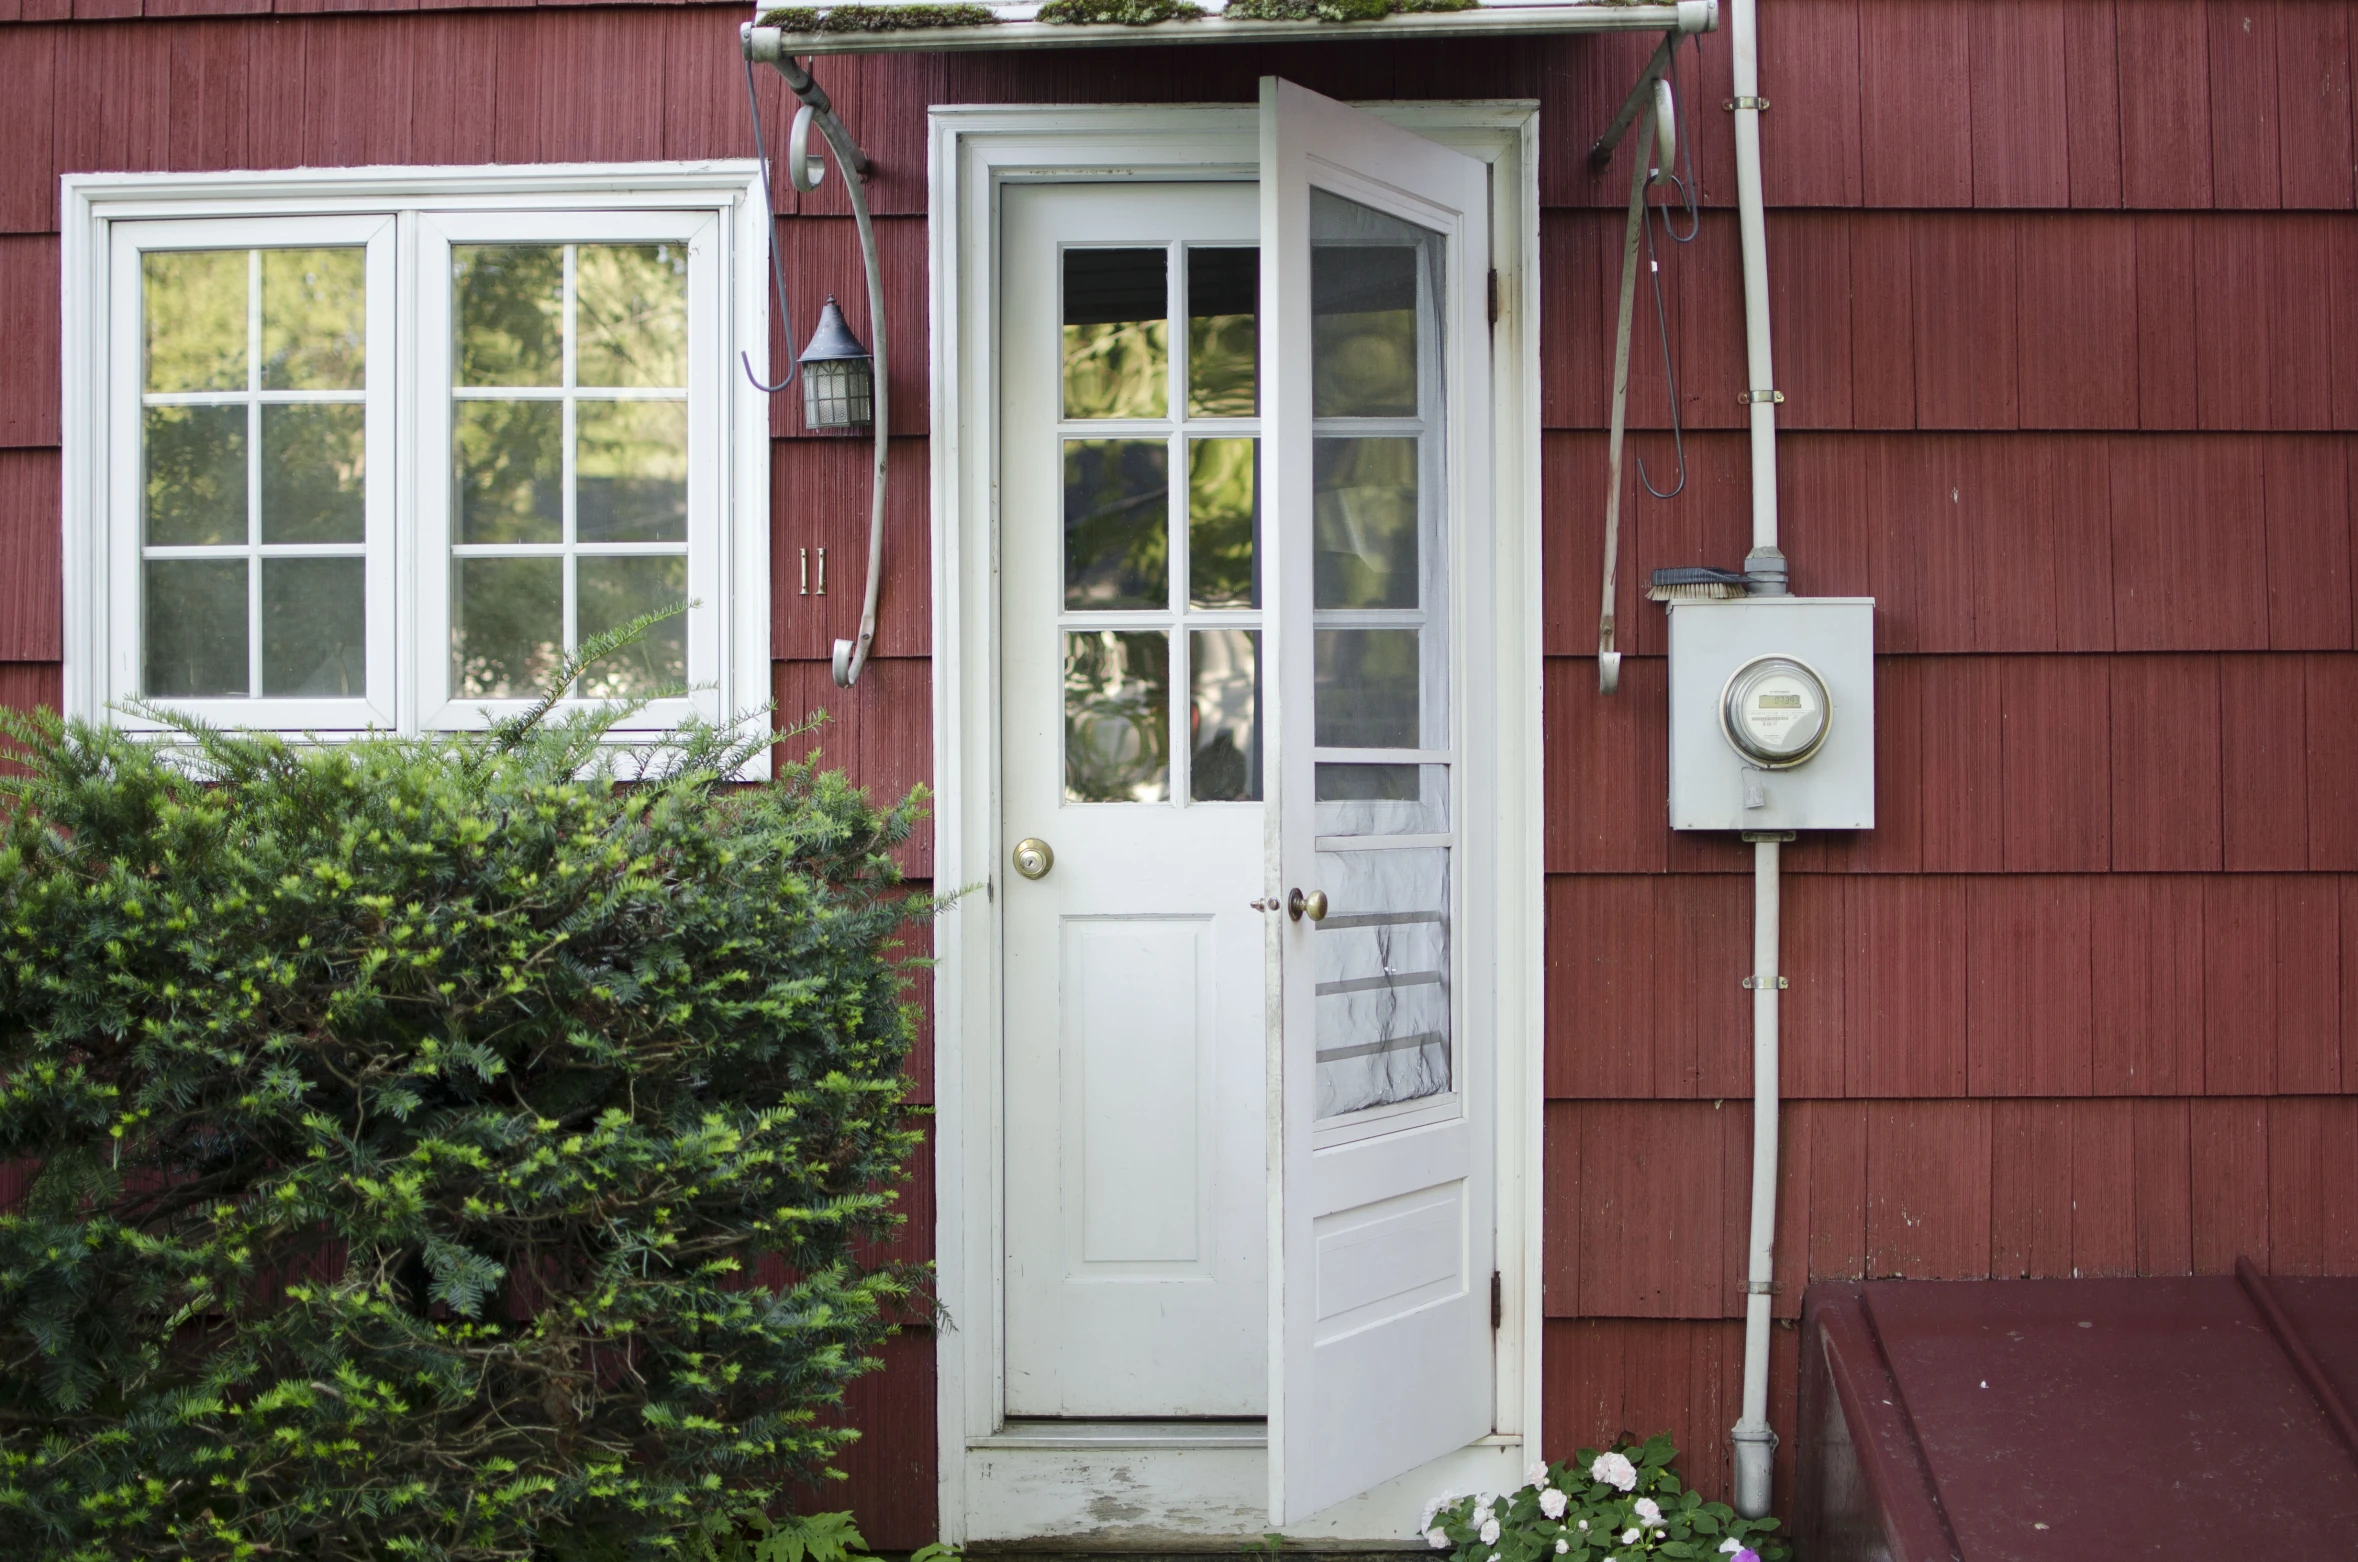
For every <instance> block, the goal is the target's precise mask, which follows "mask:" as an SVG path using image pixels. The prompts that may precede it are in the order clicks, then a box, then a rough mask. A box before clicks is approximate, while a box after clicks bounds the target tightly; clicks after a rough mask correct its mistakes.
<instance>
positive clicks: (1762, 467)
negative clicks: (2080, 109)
mask: <svg viewBox="0 0 2358 1562" xmlns="http://www.w3.org/2000/svg"><path fill="white" fill-rule="evenodd" d="M1757 4H1758V0H1729V6H1728V43H1729V48H1730V50H1731V51H1732V53H1733V55H1734V62H1733V63H1734V77H1735V80H1734V86H1735V93H1736V96H1735V101H1734V103H1733V104H1732V105H1731V106H1732V108H1733V109H1734V112H1735V120H1736V124H1735V131H1736V223H1737V230H1738V234H1739V237H1740V239H1741V241H1742V244H1743V257H1744V359H1745V365H1746V368H1747V371H1748V376H1749V380H1750V383H1749V385H1748V386H1747V388H1746V391H1745V397H1744V399H1745V402H1746V404H1747V406H1746V410H1747V411H1749V412H1750V413H1751V415H1752V419H1751V421H1752V551H1751V552H1750V553H1749V554H1747V555H1746V556H1745V559H1744V573H1745V574H1747V575H1749V576H1751V577H1752V585H1751V590H1752V591H1753V592H1755V593H1758V594H1764V595H1774V596H1782V595H1784V594H1785V590H1786V579H1787V576H1786V570H1785V555H1784V552H1783V551H1782V550H1781V549H1780V548H1779V547H1778V546H1777V392H1776V383H1777V381H1776V374H1775V370H1774V368H1773V367H1772V364H1771V360H1770V354H1769V304H1768V229H1767V221H1766V218H1765V216H1764V214H1763V212H1762V209H1761V191H1760V112H1761V110H1762V109H1763V108H1765V107H1767V105H1766V104H1765V103H1763V102H1762V101H1761V98H1760V27H1759V16H1758V12H1757ZM1781 850H1782V840H1781V838H1780V837H1775V836H1768V837H1753V838H1752V1231H1751V1241H1750V1243H1749V1245H1748V1246H1749V1263H1748V1265H1747V1267H1746V1272H1745V1284H1744V1406H1743V1412H1742V1414H1741V1415H1740V1416H1739V1417H1738V1418H1737V1421H1736V1424H1735V1426H1734V1428H1733V1429H1732V1430H1731V1432H1730V1436H1731V1437H1732V1438H1733V1440H1734V1442H1735V1453H1736V1491H1735V1497H1736V1502H1735V1507H1736V1511H1737V1512H1738V1513H1741V1514H1743V1515H1744V1516H1745V1517H1746V1518H1758V1517H1760V1516H1761V1515H1762V1514H1765V1513H1766V1512H1768V1510H1769V1500H1770V1491H1771V1483H1772V1480H1773V1477H1774V1474H1775V1470H1776V1455H1777V1434H1776V1433H1775V1432H1773V1431H1771V1430H1770V1429H1769V1420H1768V1378H1769V1323H1770V1319H1769V1301H1770V1287H1771V1282H1772V1279H1773V1277H1774V1274H1775V1270H1776V1236H1777V1136H1778V1105H1779V1103H1778V1098H1777V1090H1778V1081H1777V1021H1778V1015H1777V997H1778V989H1779V987H1780V986H1781V985H1782V982H1781V978H1780V976H1779V967H1780V964H1781V961H1780V959H1779V948H1778V945H1779V939H1778V933H1779V920H1780V915H1781V910H1780V904H1779V900H1780V897H1779V885H1778V869H1779V862H1778V854H1779V852H1780V851H1781Z"/></svg>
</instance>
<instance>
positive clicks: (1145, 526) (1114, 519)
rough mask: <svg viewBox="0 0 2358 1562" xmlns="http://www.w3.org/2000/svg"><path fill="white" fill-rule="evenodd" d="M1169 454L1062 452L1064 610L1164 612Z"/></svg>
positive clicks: (1097, 444) (1153, 448) (1142, 449)
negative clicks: (1157, 609) (1156, 609)
mask: <svg viewBox="0 0 2358 1562" xmlns="http://www.w3.org/2000/svg"><path fill="white" fill-rule="evenodd" d="M1170 464H1171V452H1170V447H1169V446H1168V445H1167V444H1165V443H1163V442H1162V441H1161V440H1143V439H1070V440H1066V441H1065V445H1064V605H1065V606H1066V607H1068V608H1136V607H1167V606H1169V604H1170V593H1171V537H1170V510H1171V472H1170Z"/></svg>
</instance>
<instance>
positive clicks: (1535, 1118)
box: [927, 100, 1545, 1548]
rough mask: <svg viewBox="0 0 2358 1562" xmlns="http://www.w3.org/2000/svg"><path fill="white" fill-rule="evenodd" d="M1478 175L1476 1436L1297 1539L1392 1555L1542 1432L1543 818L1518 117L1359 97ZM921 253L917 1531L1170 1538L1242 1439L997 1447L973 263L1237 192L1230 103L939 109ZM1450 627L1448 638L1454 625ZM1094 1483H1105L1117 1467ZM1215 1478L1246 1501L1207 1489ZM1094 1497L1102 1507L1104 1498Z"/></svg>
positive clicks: (979, 272) (992, 344) (1535, 394)
mask: <svg viewBox="0 0 2358 1562" xmlns="http://www.w3.org/2000/svg"><path fill="white" fill-rule="evenodd" d="M1354 106H1355V107H1359V108H1362V109H1364V110H1366V111H1367V112H1368V113H1371V114H1374V115H1375V116H1377V117H1378V118H1381V119H1384V120H1388V121H1390V122H1391V123H1393V124H1397V125H1400V126H1402V127H1404V128H1407V129H1412V130H1415V131H1416V132H1418V133H1419V134H1422V135H1426V136H1429V137H1431V138H1432V139H1434V140H1436V141H1438V142H1441V143H1442V144H1444V145H1446V146H1450V147H1452V148H1454V149H1456V150H1458V151H1460V152H1464V153H1466V154H1467V155H1469V156H1472V157H1474V158H1476V159H1478V160H1480V161H1482V162H1484V163H1486V164H1488V165H1489V166H1490V168H1491V170H1492V172H1491V180H1490V187H1491V252H1492V256H1493V259H1494V262H1495V265H1496V270H1497V272H1498V321H1497V324H1496V325H1495V327H1494V328H1493V331H1492V385H1491V396H1492V418H1493V424H1492V440H1493V449H1494V451H1495V454H1496V466H1495V472H1496V487H1495V490H1494V502H1495V504H1496V517H1497V519H1496V524H1495V528H1494V537H1495V546H1496V548H1497V550H1498V566H1497V567H1498V573H1499V577H1500V578H1501V580H1502V581H1506V582H1511V583H1516V589H1512V590H1508V591H1502V592H1501V593H1500V595H1499V596H1498V598H1497V602H1498V608H1499V611H1498V613H1497V615H1496V620H1495V622H1494V623H1493V624H1492V625H1491V626H1490V633H1489V635H1488V636H1486V637H1485V640H1484V641H1483V642H1482V644H1481V645H1480V647H1479V649H1477V647H1476V645H1475V644H1474V643H1473V642H1471V641H1469V642H1468V643H1467V645H1466V649H1467V651H1468V653H1469V654H1471V655H1473V656H1475V657H1477V658H1479V662H1478V663H1477V665H1480V663H1487V664H1488V665H1487V666H1486V667H1484V668H1483V670H1484V671H1490V672H1494V673H1495V678H1496V682H1495V686H1494V693H1495V699H1496V701H1497V710H1498V750H1497V753H1496V756H1495V772H1494V773H1495V774H1496V776H1497V778H1498V779H1497V795H1496V797H1495V799H1494V800H1490V801H1492V802H1493V806H1494V807H1495V810H1496V821H1497V823H1496V839H1497V856H1496V859H1495V860H1496V862H1497V864H1498V865H1499V870H1500V871H1499V873H1498V876H1497V879H1496V882H1495V883H1494V884H1493V885H1491V886H1490V887H1489V894H1490V897H1491V904H1492V918H1493V926H1494V927H1495V929H1496V932H1497V937H1496V949H1497V953H1496V966H1495V970H1496V972H1497V988H1496V1007H1495V1013H1496V1016H1497V1035H1496V1038H1495V1048H1496V1051H1495V1065H1494V1068H1493V1070H1492V1072H1491V1078H1492V1080H1493V1082H1494V1084H1493V1088H1494V1089H1495V1090H1496V1092H1497V1099H1496V1103H1495V1106H1496V1114H1497V1115H1496V1119H1495V1120H1496V1123H1497V1164H1496V1176H1497V1179H1498V1181H1497V1197H1496V1203H1495V1208H1496V1210H1497V1223H1498V1232H1497V1253H1498V1260H1497V1262H1498V1267H1499V1272H1500V1276H1501V1287H1502V1295H1501V1299H1502V1303H1503V1305H1502V1309H1501V1312H1502V1319H1501V1324H1500V1327H1499V1329H1498V1333H1497V1352H1496V1357H1495V1372H1496V1383H1495V1398H1496V1404H1497V1419H1496V1423H1495V1427H1494V1430H1493V1433H1492V1435H1491V1436H1489V1437H1487V1438H1484V1439H1483V1440H1482V1441H1481V1443H1479V1444H1476V1445H1473V1446H1472V1447H1470V1448H1468V1449H1464V1450H1460V1451H1459V1453H1457V1454H1455V1455H1452V1456H1450V1457H1449V1458H1447V1459H1444V1460H1441V1461H1437V1462H1436V1464H1434V1465H1430V1466H1427V1467H1426V1468H1425V1469H1423V1470H1420V1471H1416V1472H1412V1473H1411V1474H1410V1475H1407V1476H1403V1477H1401V1478H1400V1480H1399V1481H1396V1482H1391V1483H1387V1485H1386V1486H1384V1487H1381V1488H1378V1490H1377V1492H1376V1493H1372V1494H1370V1495H1369V1496H1368V1497H1364V1498H1361V1499H1357V1500H1355V1501H1354V1502H1351V1503H1345V1504H1342V1505H1340V1506H1338V1507H1337V1508H1334V1509H1330V1510H1328V1511H1327V1513H1325V1514H1323V1515H1321V1516H1320V1519H1319V1520H1317V1521H1313V1522H1312V1523H1311V1524H1309V1525H1306V1526H1302V1527H1300V1528H1299V1529H1298V1531H1297V1533H1299V1534H1300V1536H1301V1537H1302V1538H1304V1539H1307V1540H1312V1541H1316V1540H1321V1539H1323V1540H1327V1541H1330V1542H1335V1541H1370V1540H1386V1541H1395V1542H1396V1541H1398V1540H1402V1539H1405V1538H1408V1520H1407V1519H1404V1518H1402V1517H1401V1516H1400V1515H1401V1514H1402V1513H1406V1514H1408V1515H1410V1516H1411V1517H1413V1515H1414V1513H1415V1512H1416V1511H1417V1509H1419V1508H1420V1507H1421V1506H1422V1505H1423V1503H1424V1501H1425V1500H1426V1499H1427V1498H1429V1497H1431V1496H1434V1495H1436V1494H1438V1492H1439V1491H1440V1490H1441V1488H1442V1487H1443V1486H1444V1485H1450V1486H1454V1487H1455V1488H1456V1489H1458V1490H1471V1489H1477V1488H1486V1489H1490V1490H1511V1489H1513V1487H1514V1486H1515V1485H1516V1484H1519V1482H1520V1479H1521V1471H1522V1468H1523V1465H1524V1463H1525V1462H1526V1457H1525V1453H1524V1448H1525V1445H1526V1443H1528V1444H1530V1445H1532V1446H1534V1447H1536V1445H1537V1442H1538V1437H1539V1430H1540V1426H1541V1424H1542V1423H1541V1404H1540V1391H1541V1378H1540V1353H1541V1335H1542V1332H1543V1330H1542V1327H1541V1319H1542V1317H1543V1313H1542V1308H1541V1230H1540V1215H1541V1207H1542V1203H1543V1188H1544V1182H1543V1177H1542V1168H1543V1160H1542V1156H1543V1138H1542V1125H1543V1116H1544V1102H1545V1091H1544V1081H1543V1066H1542V1065H1543V1060H1542V1051H1543V1049H1542V1045H1541V1036H1542V1013H1543V1011H1542V1003H1541V999H1542V986H1543V974H1544V970H1545V939H1544V921H1545V894H1544V889H1545V885H1544V877H1543V875H1544V866H1543V847H1544V827H1543V821H1542V792H1541V761H1542V751H1543V742H1542V737H1541V729H1540V687H1541V654H1542V648H1541V611H1540V394H1539V189H1538V130H1539V107H1538V104H1537V103H1535V102H1531V101H1528V100H1514V101H1484V102H1453V103H1363V104H1357V105H1354ZM929 117H930V133H929V139H930V147H929V201H928V219H929V221H928V230H927V231H928V245H929V257H928V258H929V277H930V303H931V308H932V319H933V329H932V332H931V344H932V347H931V375H932V395H933V436H932V459H933V470H932V477H933V506H932V510H933V514H932V569H933V642H932V643H933V645H934V647H935V655H934V678H933V702H934V703H933V752H934V777H933V781H934V791H935V813H934V850H935V855H934V861H935V863H936V868H935V872H936V875H937V881H938V882H939V883H941V884H942V885H943V886H944V887H945V888H947V889H952V890H963V891H964V892H965V893H964V894H963V895H962V896H961V897H960V898H959V899H958V900H957V901H956V903H955V904H953V905H952V906H951V907H949V908H948V909H947V910H945V911H944V912H943V913H942V915H941V917H940V918H939V919H938V920H937V922H936V923H935V926H934V960H935V965H934V971H933V989H934V1105H935V1118H934V1134H935V1146H934V1148H935V1172H934V1176H935V1198H936V1201H937V1202H936V1210H937V1214H936V1224H935V1249H934V1251H935V1263H936V1266H937V1286H938V1294H939V1296H940V1298H941V1301H942V1303H943V1306H944V1308H945V1310H946V1312H947V1315H948V1316H947V1318H946V1319H945V1321H944V1323H943V1325H942V1327H940V1328H939V1329H938V1330H937V1331H936V1336H935V1363H936V1371H937V1397H936V1412H937V1423H936V1424H937V1432H938V1437H939V1454H940V1481H939V1498H940V1514H941V1520H940V1522H941V1530H942V1538H943V1539H944V1540H945V1541H948V1542H950V1543H952V1544H965V1543H969V1542H981V1543H988V1542H990V1541H994V1540H1014V1539H1043V1538H1048V1537H1059V1538H1062V1539H1064V1540H1066V1541H1067V1542H1068V1543H1069V1542H1072V1541H1084V1540H1088V1539H1091V1538H1096V1539H1098V1540H1100V1541H1102V1542H1108V1543H1112V1542H1118V1543H1120V1544H1123V1545H1127V1546H1138V1545H1144V1544H1154V1545H1157V1546H1160V1547H1164V1548H1183V1547H1186V1546H1187V1545H1189V1544H1190V1543H1191V1542H1192V1543H1193V1544H1195V1545H1206V1544H1211V1543H1215V1542H1232V1541H1233V1540H1235V1539H1236V1538H1239V1537H1248V1538H1249V1537H1257V1536H1258V1535H1259V1534H1260V1533H1261V1532H1262V1531H1263V1530H1264V1529H1265V1528H1266V1525H1267V1519H1266V1493H1267V1486H1266V1476H1265V1474H1264V1473H1263V1470H1264V1464H1265V1458H1266V1454H1265V1449H1264V1447H1263V1445H1262V1443H1261V1441H1260V1440H1259V1438H1258V1437H1257V1435H1256V1436H1251V1437H1248V1436H1243V1435H1239V1434H1240V1433H1241V1432H1242V1429H1241V1428H1230V1429H1228V1430H1227V1431H1226V1432H1222V1431H1220V1430H1219V1429H1217V1427H1216V1426H1202V1427H1198V1428H1194V1429H1187V1428H1175V1429H1172V1430H1170V1431H1153V1430H1150V1431H1145V1432H1140V1431H1137V1430H1136V1429H1128V1430H1122V1429H1113V1428H1100V1429H1090V1428H1074V1429H1069V1430H1068V1429H1057V1430H1056V1432H1055V1434H1054V1435H1041V1434H1040V1433H1039V1432H1038V1431H1037V1430H1036V1429H1029V1430H1027V1429H1022V1428H1018V1429H1016V1430H1014V1431H1012V1432H1011V1431H1010V1430H1009V1429H1008V1428H1007V1427H1006V1426H1005V1424H1004V1421H1003V1416H1002V1407H1003V1406H1004V1404H1005V1402H1006V1393H1005V1383H1004V1377H1003V1362H1004V1357H1003V1352H1002V1341H1003V1339H1004V1332H1005V1313H1004V1305H1005V1303H1004V1298H1005V1290H1004V1286H1005V1275H1004V1272H1003V1269H1004V1254H1005V1250H1006V1243H1005V1228H1004V1222H1003V1220H1002V1214H1001V1212H1002V1208H1003V1198H1004V1191H1003V1190H1004V1178H1003V1165H1004V1162H1003V1145H1002V1140H1001V1124H1002V1122H1003V1115H1002V1086H1003V1076H1002V1069H1001V1057H1002V1052H1001V1046H1000V1039H1001V1038H1000V1021H1001V1014H1002V1008H1001V995H1000V989H999V975H998V973H999V919H998V909H997V905H996V899H995V892H996V889H997V887H998V885H999V884H1000V883H1001V882H1003V877H1004V876H1003V874H1002V872H1001V869H1000V863H1001V860H1002V858H1003V856H1004V851H1005V847H1006V844H1007V843H1005V842H1003V841H1001V840H1000V839H999V834H1000V831H999V812H1000V808H999V798H998V796H997V776H998V773H999V752H998V743H999V710H998V703H997V693H998V691H997V683H998V668H999V626H998V613H999V591H998V573H997V556H998V550H997V511H996V495H997V491H998V471H997V466H998V447H999V426H998V407H997V380H998V372H997V371H998V352H997V341H998V330H999V318H998V309H997V305H996V299H997V295H998V287H997V278H996V274H995V272H996V266H997V260H998V255H997V249H998V242H999V217H1000V198H999V192H1000V189H1001V188H1002V187H1003V186H1004V185H1007V184H1011V183H1037V182H1047V181H1055V182H1079V181H1127V180H1140V181H1149V182H1170V181H1187V182H1202V181H1219V180H1244V181H1249V180H1254V179H1257V178H1258V175H1259V160H1260V141H1259V135H1260V131H1259V111H1258V109H1257V107H1255V106H1254V105H1250V104H1245V105H1185V106H1164V105H1121V104H1115V105H1103V106H1082V107H1066V106H1055V107H1031V106H1010V107H1000V106H983V107H937V108H934V109H933V110H931V113H930V116H929ZM1473 627H1474V626H1472V625H1470V624H1469V625H1466V626H1465V628H1466V630H1467V631H1469V632H1470V631H1471V630H1472V629H1473ZM1116 1472H1118V1473H1116ZM1240 1472H1249V1474H1250V1480H1249V1482H1247V1483H1246V1487H1247V1489H1248V1495H1247V1499H1246V1501H1245V1502H1244V1503H1243V1504H1242V1506H1241V1507H1240V1506H1239V1504H1238V1503H1236V1502H1235V1501H1233V1500H1231V1499H1232V1497H1233V1496H1234V1495H1235V1491H1236V1489H1237V1486H1238V1479H1239V1474H1240ZM1109 1480H1110V1481H1112V1483H1113V1484H1114V1485H1115V1486H1118V1487H1120V1488H1121V1489H1124V1490H1125V1491H1126V1492H1127V1493H1130V1494H1134V1495H1131V1496H1125V1498H1124V1499H1123V1500H1121V1501H1116V1502H1110V1503H1109V1501H1108V1500H1107V1492H1108V1491H1109V1489H1111V1488H1109V1484H1108V1483H1109Z"/></svg>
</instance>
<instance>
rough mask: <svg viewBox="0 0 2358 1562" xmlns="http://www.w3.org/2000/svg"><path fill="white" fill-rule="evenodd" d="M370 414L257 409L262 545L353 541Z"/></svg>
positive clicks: (360, 533)
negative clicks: (258, 416)
mask: <svg viewBox="0 0 2358 1562" xmlns="http://www.w3.org/2000/svg"><path fill="white" fill-rule="evenodd" d="M367 456H368V409H367V408H365V407H362V406H360V405H359V404H358V403H348V404H339V403H335V402H328V403H324V404H323V403H320V402H297V403H295V404H293V405H291V406H288V405H279V406H265V407H264V408H263V409H262V540H263V541H264V542H359V541H361V540H362V539H363V537H364V535H365V533H366V530H367V506H366V502H365V501H366V498H367V496H366V494H365V493H364V492H363V491H362V483H363V479H364V477H365V476H366V469H367Z"/></svg>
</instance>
